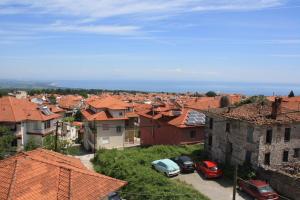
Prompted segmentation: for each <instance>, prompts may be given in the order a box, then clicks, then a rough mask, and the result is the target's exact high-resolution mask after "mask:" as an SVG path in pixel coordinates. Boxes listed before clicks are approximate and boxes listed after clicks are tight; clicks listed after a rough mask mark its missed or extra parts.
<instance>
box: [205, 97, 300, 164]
mask: <svg viewBox="0 0 300 200" xmlns="http://www.w3.org/2000/svg"><path fill="white" fill-rule="evenodd" d="M206 115H207V117H208V120H207V123H206V131H205V150H206V151H207V152H208V153H209V155H210V157H211V158H212V159H214V160H217V161H219V162H227V163H231V164H240V165H242V164H244V163H248V164H251V165H252V166H253V167H254V168H257V167H260V166H263V167H273V168H275V167H278V166H282V165H285V164H289V163H292V162H296V161H299V160H300V134H299V133H300V112H299V111H298V110H293V109H291V107H290V106H289V103H285V102H283V101H282V99H281V98H276V99H275V101H274V102H269V101H267V102H262V103H251V104H245V105H241V106H239V107H234V108H231V107H229V108H222V109H211V110H209V111H208V112H207V113H206Z"/></svg>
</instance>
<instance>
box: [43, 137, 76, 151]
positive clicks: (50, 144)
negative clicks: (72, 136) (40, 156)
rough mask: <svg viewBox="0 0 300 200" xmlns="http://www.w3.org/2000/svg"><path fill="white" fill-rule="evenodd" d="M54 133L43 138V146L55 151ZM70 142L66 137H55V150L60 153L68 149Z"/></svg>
mask: <svg viewBox="0 0 300 200" xmlns="http://www.w3.org/2000/svg"><path fill="white" fill-rule="evenodd" d="M55 140H56V137H55V135H48V136H46V137H45V138H44V140H43V146H44V148H45V149H49V150H53V151H55ZM71 146H72V143H71V142H70V141H69V140H67V139H62V138H61V137H59V136H58V137H57V151H58V152H61V153H66V152H68V149H69V148H71Z"/></svg>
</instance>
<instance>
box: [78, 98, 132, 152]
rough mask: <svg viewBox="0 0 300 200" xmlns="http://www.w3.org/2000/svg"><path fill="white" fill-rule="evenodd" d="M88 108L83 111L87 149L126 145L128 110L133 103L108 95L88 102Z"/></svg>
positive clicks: (85, 145)
mask: <svg viewBox="0 0 300 200" xmlns="http://www.w3.org/2000/svg"><path fill="white" fill-rule="evenodd" d="M86 104H87V108H86V109H84V110H82V111H81V113H82V115H83V117H84V119H83V123H84V147H85V148H86V149H94V147H95V148H96V149H99V148H122V147H124V139H125V132H126V131H125V128H126V121H127V120H128V117H127V116H126V112H127V111H130V110H131V107H132V106H131V105H129V104H127V103H125V102H123V101H122V100H119V99H117V98H114V97H112V96H106V97H102V98H94V99H92V100H89V101H87V102H86Z"/></svg>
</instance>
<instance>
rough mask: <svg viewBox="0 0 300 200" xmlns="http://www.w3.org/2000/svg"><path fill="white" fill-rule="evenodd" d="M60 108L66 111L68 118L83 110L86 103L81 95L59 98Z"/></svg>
mask: <svg viewBox="0 0 300 200" xmlns="http://www.w3.org/2000/svg"><path fill="white" fill-rule="evenodd" d="M57 103H58V106H59V107H60V108H62V109H64V110H65V111H66V112H65V115H66V116H72V115H74V114H75V113H76V112H77V111H79V110H80V109H82V108H83V105H84V101H83V98H82V96H79V95H65V96H62V97H57Z"/></svg>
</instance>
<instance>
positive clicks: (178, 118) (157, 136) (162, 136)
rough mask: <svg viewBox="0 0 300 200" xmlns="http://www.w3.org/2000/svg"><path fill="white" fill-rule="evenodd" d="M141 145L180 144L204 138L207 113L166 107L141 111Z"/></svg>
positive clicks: (191, 142) (192, 142) (198, 141)
mask: <svg viewBox="0 0 300 200" xmlns="http://www.w3.org/2000/svg"><path fill="white" fill-rule="evenodd" d="M139 115H140V137H141V145H159V144H164V145H180V144H194V143H200V142H203V140H204V127H205V115H204V114H203V113H200V112H198V111H195V110H191V109H175V108H170V107H168V106H166V107H158V108H154V107H153V108H152V109H151V110H147V111H144V112H140V113H139Z"/></svg>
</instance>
